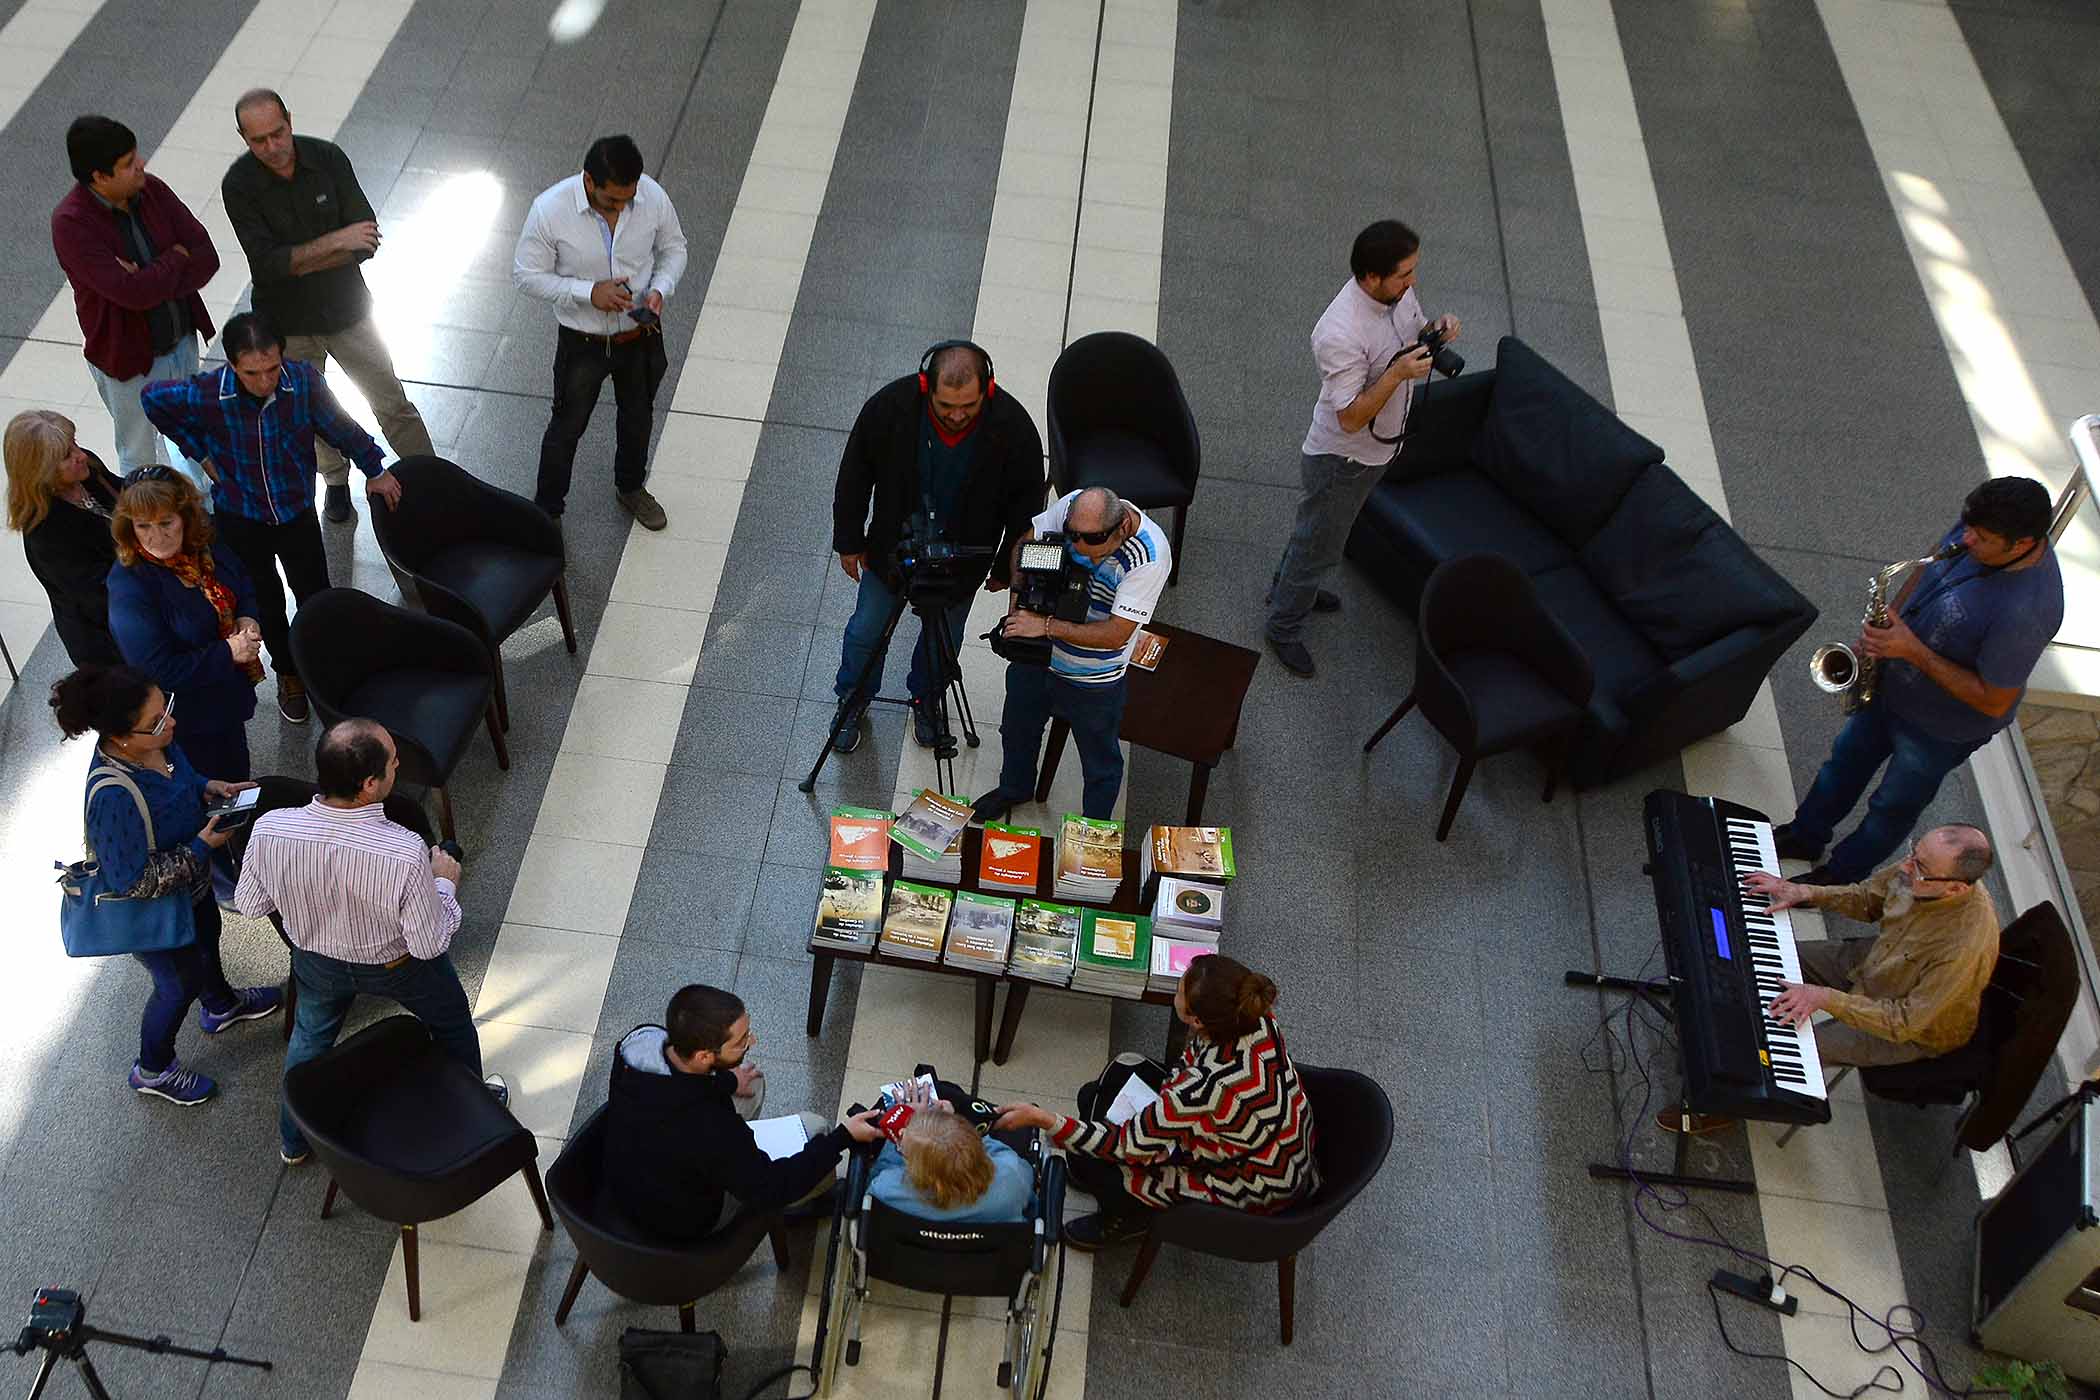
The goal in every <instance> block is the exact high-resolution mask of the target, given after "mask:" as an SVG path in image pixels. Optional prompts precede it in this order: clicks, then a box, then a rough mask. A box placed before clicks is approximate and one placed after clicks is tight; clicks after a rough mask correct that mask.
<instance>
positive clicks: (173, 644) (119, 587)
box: [109, 466, 263, 779]
mask: <svg viewBox="0 0 2100 1400" xmlns="http://www.w3.org/2000/svg"><path fill="white" fill-rule="evenodd" d="M110 532H111V534H112V535H113V536H114V538H115V541H116V551H117V564H116V567H115V568H113V569H111V570H110V573H109V629H110V631H111V632H113V633H114V634H115V635H116V639H117V646H118V647H119V648H120V649H121V650H122V651H123V653H124V660H125V661H126V662H127V663H129V664H130V665H132V666H136V667H137V668H138V669H139V670H141V671H143V672H145V673H146V675H147V676H148V677H149V678H151V680H152V681H153V682H154V684H156V685H158V686H160V687H161V689H163V690H167V691H180V692H181V693H182V697H183V730H182V747H183V751H184V752H185V753H187V754H188V755H189V760H190V762H191V763H193V764H195V765H196V767H197V771H199V772H200V773H209V774H210V775H211V776H213V777H214V778H226V779H238V778H245V777H247V776H248V730H247V724H248V718H249V716H251V715H253V714H254V713H255V687H256V686H257V684H259V683H260V682H261V680H262V676H263V668H262V625H261V624H260V623H258V622H257V621H256V620H255V612H256V604H255V589H254V587H253V585H252V584H251V583H250V581H249V578H248V571H247V570H246V569H245V568H243V567H242V566H241V561H240V560H239V558H237V557H236V556H235V555H234V553H233V551H232V550H230V549H226V548H223V547H222V546H219V545H216V544H214V543H213V542H212V526H211V517H210V516H208V515H206V514H205V513H204V503H203V499H202V498H201V497H199V496H198V494H197V488H195V487H194V486H192V485H190V484H189V482H187V481H185V480H184V479H183V478H182V477H181V476H180V475H178V474H177V473H176V472H175V470H174V469H173V468H171V467H163V466H146V467H140V468H139V469H138V470H137V471H135V472H133V473H132V474H131V475H129V476H127V477H125V478H124V489H123V490H122V491H120V492H119V493H118V494H117V505H116V509H115V511H114V512H113V513H112V516H111V520H110Z"/></svg>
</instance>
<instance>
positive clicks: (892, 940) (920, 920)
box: [882, 880, 955, 962]
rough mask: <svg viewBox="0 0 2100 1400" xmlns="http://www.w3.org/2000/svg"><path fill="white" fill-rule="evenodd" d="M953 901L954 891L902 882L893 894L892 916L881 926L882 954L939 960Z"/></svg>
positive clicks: (892, 891) (906, 881) (923, 959)
mask: <svg viewBox="0 0 2100 1400" xmlns="http://www.w3.org/2000/svg"><path fill="white" fill-rule="evenodd" d="M954 902H955V892H954V891H953V890H944V889H941V888H939V887H938V886H935V885H915V884H913V883H912V882H911V881H909V880H899V881H898V882H897V884H896V888H894V889H892V890H891V891H890V910H889V917H888V918H887V919H885V920H884V921H883V924H882V951H883V952H885V953H891V954H894V955H896V956H897V957H900V958H917V959H919V960H920V961H921V962H932V961H933V960H934V959H936V958H938V957H940V955H941V942H942V939H943V938H944V936H945V935H946V933H947V930H948V910H949V907H950V906H951V905H952V904H953V903H954Z"/></svg>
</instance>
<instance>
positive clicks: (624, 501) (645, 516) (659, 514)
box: [614, 486, 670, 530]
mask: <svg viewBox="0 0 2100 1400" xmlns="http://www.w3.org/2000/svg"><path fill="white" fill-rule="evenodd" d="M614 494H615V495H617V496H618V497H619V498H620V504H621V505H623V506H625V507H626V508H627V513H628V514H629V515H631V516H633V517H634V518H635V519H636V520H639V521H641V522H642V528H643V529H645V530H661V529H663V527H664V526H666V525H668V524H669V523H670V521H669V519H668V518H667V517H666V516H665V515H664V508H663V507H662V506H660V505H658V504H657V503H656V497H654V496H652V495H650V494H649V488H648V487H646V486H643V487H638V488H636V489H635V490H632V491H618V492H615V493H614Z"/></svg>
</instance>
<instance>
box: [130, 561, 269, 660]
mask: <svg viewBox="0 0 2100 1400" xmlns="http://www.w3.org/2000/svg"><path fill="white" fill-rule="evenodd" d="M140 552H141V553H142V554H144V551H143V550H142V551H140ZM145 557H146V558H148V559H153V556H152V555H150V554H145ZM153 562H154V563H156V564H158V565H160V566H161V567H162V568H163V569H166V570H167V571H168V572H169V573H171V574H173V575H175V577H176V578H178V579H181V580H182V582H183V584H184V585H185V586H187V587H190V588H194V589H196V590H197V591H198V592H200V593H202V594H203V595H204V597H205V601H207V602H209V603H210V604H211V606H212V610H213V611H214V612H216V613H218V615H219V636H220V637H222V638H225V637H230V636H232V635H233V629H234V626H235V625H236V622H237V619H236V618H235V617H234V615H233V607H234V597H233V589H232V588H230V587H228V586H227V583H226V580H224V579H222V578H220V577H219V575H218V572H217V571H216V570H215V569H213V568H212V561H211V551H210V550H206V549H185V550H183V551H181V552H180V553H178V554H177V555H176V556H175V557H174V558H172V559H153ZM234 664H235V665H236V666H237V667H238V668H239V670H240V673H241V674H242V675H244V676H246V677H247V678H248V683H249V684H250V685H259V684H261V683H262V678H263V668H262V659H261V658H260V657H258V658H256V659H255V660H253V661H241V662H236V663H234Z"/></svg>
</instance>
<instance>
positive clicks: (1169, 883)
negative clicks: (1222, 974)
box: [1152, 875, 1225, 945]
mask: <svg viewBox="0 0 2100 1400" xmlns="http://www.w3.org/2000/svg"><path fill="white" fill-rule="evenodd" d="M1152 922H1153V925H1154V928H1153V932H1154V933H1164V932H1167V931H1168V930H1169V929H1171V930H1173V933H1174V936H1175V937H1176V938H1193V939H1195V940H1197V941H1199V942H1204V943H1210V944H1213V945H1215V944H1216V943H1217V941H1218V934H1219V933H1220V932H1221V931H1223V929H1224V927H1225V891H1224V889H1223V888H1221V887H1220V886H1217V885H1207V884H1204V883H1203V882H1202V881H1201V880H1184V879H1181V878H1180V877H1178V876H1174V875H1162V876H1160V877H1159V890H1158V892H1157V893H1156V894H1155V895H1154V896H1153V898H1152Z"/></svg>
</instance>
